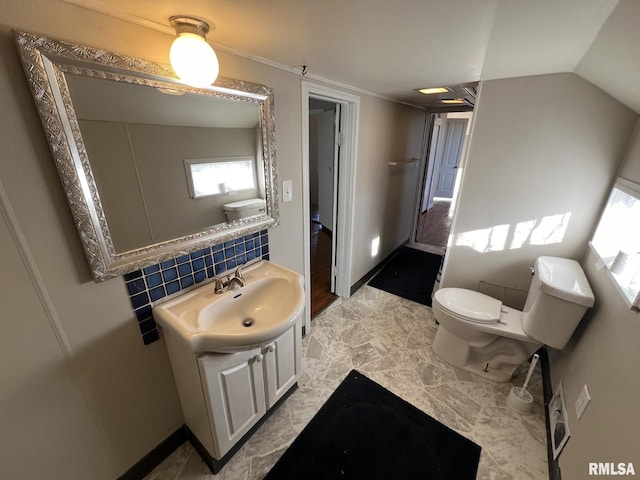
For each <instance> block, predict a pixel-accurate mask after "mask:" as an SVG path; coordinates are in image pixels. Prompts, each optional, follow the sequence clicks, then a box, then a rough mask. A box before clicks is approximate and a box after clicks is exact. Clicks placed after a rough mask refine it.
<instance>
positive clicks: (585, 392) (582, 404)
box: [576, 384, 591, 420]
mask: <svg viewBox="0 0 640 480" xmlns="http://www.w3.org/2000/svg"><path fill="white" fill-rule="evenodd" d="M589 402H591V395H589V389H588V388H587V384H585V385H584V387H582V390H580V395H579V396H578V399H577V400H576V417H578V420H580V418H581V417H582V414H583V413H584V411H585V410H586V409H587V406H588V405H589Z"/></svg>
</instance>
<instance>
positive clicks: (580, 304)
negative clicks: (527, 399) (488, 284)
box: [432, 257, 594, 382]
mask: <svg viewBox="0 0 640 480" xmlns="http://www.w3.org/2000/svg"><path fill="white" fill-rule="evenodd" d="M534 271H535V273H534V276H533V280H532V282H531V286H530V287H529V294H528V295H527V300H526V302H525V306H524V311H522V312H521V311H519V310H515V309H513V308H510V307H507V306H505V305H502V302H501V301H500V300H496V299H495V298H492V297H489V296H488V295H484V294H482V293H479V292H476V291H473V290H466V289H463V288H442V289H440V290H438V291H436V293H435V295H434V297H433V302H432V303H433V305H432V308H433V315H434V317H435V319H436V320H437V321H438V322H439V324H440V325H439V326H438V330H437V332H436V336H435V338H434V340H433V351H434V352H435V353H436V355H438V356H439V357H440V358H441V359H442V360H444V361H445V362H447V363H449V364H451V365H454V366H456V367H459V368H462V369H464V370H467V371H469V372H472V373H474V374H476V375H480V376H481V377H484V378H486V379H488V380H492V381H494V382H508V381H510V380H511V377H512V376H513V372H514V371H515V370H516V368H518V367H519V366H520V365H521V364H522V363H524V362H525V361H526V360H527V359H528V358H529V357H530V356H531V355H532V354H533V353H534V352H535V351H536V350H537V349H538V348H540V346H541V345H548V346H550V347H553V348H557V349H562V348H564V346H565V345H566V344H567V342H568V341H569V338H570V337H571V335H572V334H573V332H574V330H575V329H576V327H577V326H578V323H580V320H581V319H582V317H583V315H584V313H585V312H586V311H587V308H589V307H592V306H593V303H594V296H593V292H592V291H591V287H590V286H589V282H588V281H587V278H586V277H585V275H584V272H583V271H582V268H581V267H580V264H579V263H578V262H576V261H575V260H569V259H566V258H557V257H539V258H538V259H537V260H536V262H535V268H534Z"/></svg>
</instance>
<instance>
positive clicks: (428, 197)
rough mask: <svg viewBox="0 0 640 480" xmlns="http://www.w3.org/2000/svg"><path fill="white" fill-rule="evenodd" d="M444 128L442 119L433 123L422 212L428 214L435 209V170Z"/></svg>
mask: <svg viewBox="0 0 640 480" xmlns="http://www.w3.org/2000/svg"><path fill="white" fill-rule="evenodd" d="M441 128H442V119H441V118H436V119H435V120H434V121H433V130H432V132H431V143H430V145H429V158H428V160H427V174H426V175H425V179H424V191H423V194H422V206H421V209H420V211H421V212H426V211H427V210H429V209H430V208H432V207H433V195H432V194H431V193H432V190H433V188H432V187H433V186H432V183H433V172H434V170H435V168H434V164H435V162H436V158H437V157H436V152H437V151H438V145H439V140H440V129H441Z"/></svg>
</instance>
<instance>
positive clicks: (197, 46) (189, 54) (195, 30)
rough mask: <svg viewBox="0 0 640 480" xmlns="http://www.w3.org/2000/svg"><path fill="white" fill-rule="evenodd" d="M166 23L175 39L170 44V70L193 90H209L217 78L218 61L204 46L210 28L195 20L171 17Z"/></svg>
mask: <svg viewBox="0 0 640 480" xmlns="http://www.w3.org/2000/svg"><path fill="white" fill-rule="evenodd" d="M169 23H170V24H171V26H172V27H173V28H175V29H176V35H177V38H176V39H175V40H174V41H173V43H172V44H171V50H170V51H169V58H170V59H171V66H172V67H173V70H174V71H175V72H176V74H177V75H178V77H180V79H181V80H184V81H185V82H186V83H188V84H189V85H192V86H194V87H208V86H209V85H211V84H212V83H213V82H215V80H216V78H218V71H219V69H220V65H219V64H218V57H217V56H216V53H215V52H214V51H213V48H211V45H209V44H208V43H207V39H206V35H207V33H209V24H208V23H207V22H205V21H204V20H201V19H199V18H195V17H186V16H174V17H170V18H169Z"/></svg>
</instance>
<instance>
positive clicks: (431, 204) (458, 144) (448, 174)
mask: <svg viewBox="0 0 640 480" xmlns="http://www.w3.org/2000/svg"><path fill="white" fill-rule="evenodd" d="M472 116H473V112H452V113H443V114H431V122H430V124H431V127H430V129H429V130H430V131H429V142H428V155H427V166H426V168H425V169H424V175H423V182H422V194H421V198H420V208H419V209H418V218H417V219H416V221H415V222H414V225H415V228H414V232H413V239H414V246H416V247H418V248H420V249H422V250H426V251H428V252H431V253H436V254H438V255H444V253H445V250H446V247H447V242H448V239H449V232H450V230H451V222H452V219H453V211H454V208H455V198H456V194H457V190H458V186H459V182H460V178H461V173H462V168H463V166H464V165H463V163H464V156H465V153H466V146H467V143H468V139H469V133H470V124H471V119H472Z"/></svg>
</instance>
